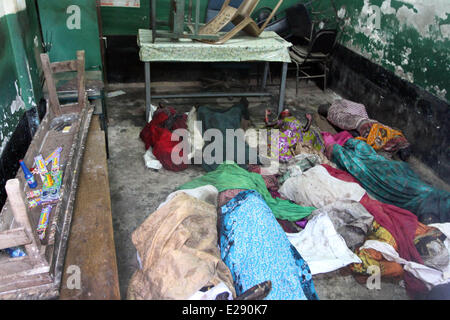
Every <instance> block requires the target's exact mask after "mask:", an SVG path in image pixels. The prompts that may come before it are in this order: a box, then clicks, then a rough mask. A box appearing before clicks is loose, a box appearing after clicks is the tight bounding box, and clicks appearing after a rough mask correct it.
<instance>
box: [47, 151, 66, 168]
mask: <svg viewBox="0 0 450 320" xmlns="http://www.w3.org/2000/svg"><path fill="white" fill-rule="evenodd" d="M61 151H62V147H58V148H56V150H55V151H53V152H52V153H50V154H49V155H48V157H47V158H45V165H48V164H49V163H50V161H52V160H53V159H54V158H55V157H56V156H59V155H60V154H61Z"/></svg>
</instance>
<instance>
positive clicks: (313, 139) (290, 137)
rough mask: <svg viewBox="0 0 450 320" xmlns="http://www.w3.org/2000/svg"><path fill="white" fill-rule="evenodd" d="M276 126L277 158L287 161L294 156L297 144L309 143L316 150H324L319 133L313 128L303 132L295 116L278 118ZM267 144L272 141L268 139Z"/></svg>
mask: <svg viewBox="0 0 450 320" xmlns="http://www.w3.org/2000/svg"><path fill="white" fill-rule="evenodd" d="M276 127H277V128H278V129H279V130H280V135H279V141H278V149H279V158H280V161H282V162H287V161H289V160H290V159H291V158H292V157H293V156H294V154H295V153H296V152H295V149H296V146H297V144H301V143H304V144H310V145H312V146H313V148H314V149H315V150H317V151H320V152H323V151H325V145H324V142H323V140H322V137H321V135H320V133H318V132H317V131H316V130H314V129H313V128H310V129H309V130H308V131H306V132H303V131H302V124H301V123H300V121H299V120H298V119H296V118H295V117H286V118H284V119H282V120H279V121H278V124H277V126H276ZM269 137H271V135H270V136H269ZM269 139H270V138H269ZM269 144H272V141H269Z"/></svg>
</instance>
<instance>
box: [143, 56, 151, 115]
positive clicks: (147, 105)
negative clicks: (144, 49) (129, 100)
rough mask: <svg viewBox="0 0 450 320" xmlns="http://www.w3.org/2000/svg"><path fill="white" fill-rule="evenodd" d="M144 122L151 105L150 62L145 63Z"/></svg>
mask: <svg viewBox="0 0 450 320" xmlns="http://www.w3.org/2000/svg"><path fill="white" fill-rule="evenodd" d="M144 67H145V121H146V122H147V121H148V115H149V113H150V105H151V103H152V100H151V99H152V97H151V89H150V62H145V66H144Z"/></svg>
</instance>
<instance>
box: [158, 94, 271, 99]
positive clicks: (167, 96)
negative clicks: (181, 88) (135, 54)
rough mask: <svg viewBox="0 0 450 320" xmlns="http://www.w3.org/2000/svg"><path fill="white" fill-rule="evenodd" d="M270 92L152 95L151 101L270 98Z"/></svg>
mask: <svg viewBox="0 0 450 320" xmlns="http://www.w3.org/2000/svg"><path fill="white" fill-rule="evenodd" d="M270 96H272V94H271V93H270V92H198V93H180V94H167V95H153V99H177V98H216V97H270Z"/></svg>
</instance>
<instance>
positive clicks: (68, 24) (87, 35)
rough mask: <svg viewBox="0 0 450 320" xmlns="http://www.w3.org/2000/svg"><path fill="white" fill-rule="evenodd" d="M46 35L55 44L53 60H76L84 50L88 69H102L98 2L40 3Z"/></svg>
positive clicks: (60, 0)
mask: <svg viewBox="0 0 450 320" xmlns="http://www.w3.org/2000/svg"><path fill="white" fill-rule="evenodd" d="M38 6H39V15H40V18H41V25H42V34H43V36H44V38H45V41H46V42H49V43H51V44H52V46H51V49H50V51H49V57H50V61H65V60H73V59H75V58H76V51H77V50H84V51H85V55H86V70H101V69H102V67H101V66H102V58H101V53H100V52H101V51H100V35H99V29H98V17H97V7H96V1H93V0H57V1H56V0H54V1H49V0H38Z"/></svg>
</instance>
